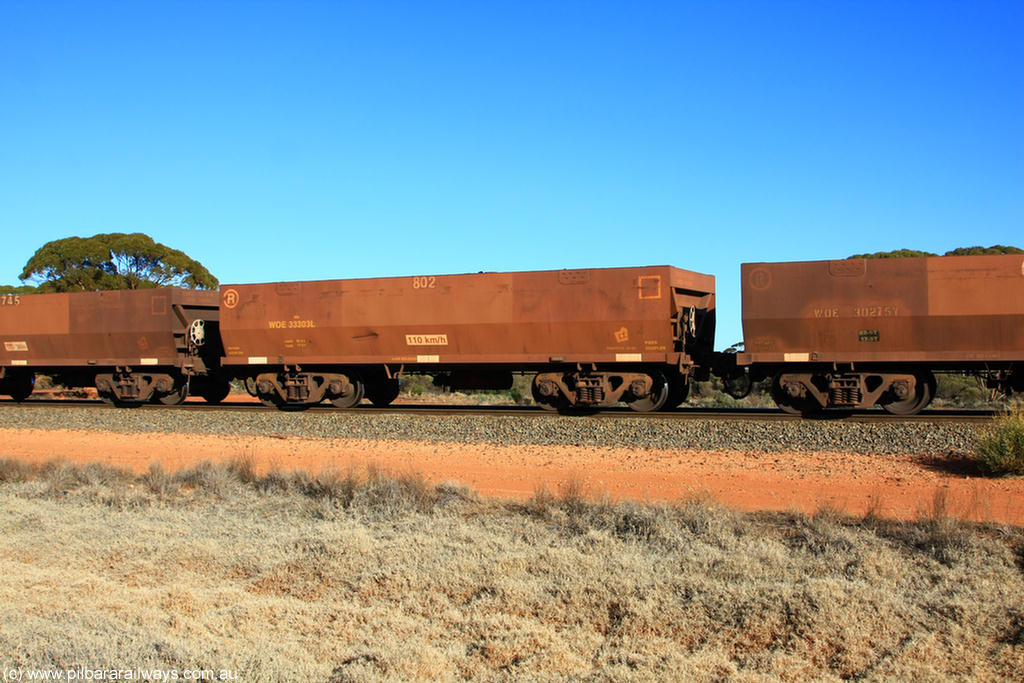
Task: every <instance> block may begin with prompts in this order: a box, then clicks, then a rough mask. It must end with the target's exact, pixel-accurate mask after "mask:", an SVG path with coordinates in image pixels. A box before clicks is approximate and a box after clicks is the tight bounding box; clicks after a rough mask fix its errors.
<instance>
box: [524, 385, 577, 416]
mask: <svg viewBox="0 0 1024 683" xmlns="http://www.w3.org/2000/svg"><path fill="white" fill-rule="evenodd" d="M545 381H546V382H549V380H545ZM530 394H531V395H532V396H533V401H534V403H536V404H537V405H539V406H540V407H541V408H543V409H544V410H550V411H552V412H555V411H559V410H564V409H565V408H566V407H567V406H568V405H569V403H568V401H566V400H565V398H564V397H563V396H562V393H561V392H560V391H558V389H557V386H556V388H555V394H554V395H553V396H545V395H544V394H543V393H541V391H540V387H539V386H537V378H536V377H535V378H534V379H533V383H532V384H530Z"/></svg>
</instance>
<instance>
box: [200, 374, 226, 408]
mask: <svg viewBox="0 0 1024 683" xmlns="http://www.w3.org/2000/svg"><path fill="white" fill-rule="evenodd" d="M230 393H231V382H229V381H227V380H226V379H215V380H212V381H209V382H207V383H206V384H204V385H203V388H202V391H200V392H199V395H200V396H202V397H203V400H204V401H206V402H207V403H220V402H221V401H223V400H224V399H226V398H227V397H228V394H230Z"/></svg>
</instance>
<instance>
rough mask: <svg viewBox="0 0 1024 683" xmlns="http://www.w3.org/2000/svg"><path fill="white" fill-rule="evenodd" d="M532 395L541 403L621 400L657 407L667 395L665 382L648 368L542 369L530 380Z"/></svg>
mask: <svg viewBox="0 0 1024 683" xmlns="http://www.w3.org/2000/svg"><path fill="white" fill-rule="evenodd" d="M533 396H534V399H535V400H536V401H537V402H538V403H539V404H540V405H542V406H543V407H545V408H549V409H552V410H555V409H560V408H604V407H608V406H612V405H615V404H616V403H618V402H620V401H625V402H626V403H628V404H630V407H632V408H633V409H634V410H638V411H640V412H648V411H651V410H658V409H659V408H661V406H662V405H664V404H665V402H666V400H667V398H668V383H667V382H666V380H665V378H664V376H663V375H662V374H661V373H660V372H659V371H657V370H652V371H650V372H599V371H591V372H580V371H576V372H541V373H538V374H537V376H536V377H535V378H534V380H533Z"/></svg>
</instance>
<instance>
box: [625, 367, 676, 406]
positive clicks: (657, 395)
mask: <svg viewBox="0 0 1024 683" xmlns="http://www.w3.org/2000/svg"><path fill="white" fill-rule="evenodd" d="M647 376H648V377H650V378H651V393H649V394H647V395H646V396H643V397H641V398H634V399H632V400H630V401H627V405H628V406H629V407H630V409H631V410H635V411H636V412H638V413H651V412H654V411H655V410H660V409H661V408H662V407H663V406H664V405H665V404H666V403H667V402H668V396H669V393H670V389H669V385H668V380H667V379H665V376H664V375H663V374H661V372H660V371H658V370H651V371H650V372H648V373H647Z"/></svg>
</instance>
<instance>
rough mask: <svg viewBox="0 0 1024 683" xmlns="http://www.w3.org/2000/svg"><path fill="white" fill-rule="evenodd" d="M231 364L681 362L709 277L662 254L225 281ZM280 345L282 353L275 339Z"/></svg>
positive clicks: (710, 302)
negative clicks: (559, 267) (689, 310)
mask: <svg viewBox="0 0 1024 683" xmlns="http://www.w3.org/2000/svg"><path fill="white" fill-rule="evenodd" d="M221 294H222V309H221V335H222V338H223V341H224V347H225V361H224V362H225V364H226V365H262V364H281V363H283V364H292V363H310V364H332V363H351V364H359V363H389V364H404V365H406V366H407V367H408V366H424V367H427V366H431V365H436V364H440V365H453V364H467V363H486V364H508V365H516V364H519V365H522V364H538V365H542V364H547V363H551V362H634V363H666V362H669V363H673V362H678V360H679V353H678V352H677V351H676V350H675V349H674V347H673V344H674V340H673V323H672V319H673V316H675V315H676V314H677V312H678V310H679V308H680V307H682V306H685V307H691V306H693V307H695V309H697V310H701V311H703V309H704V308H707V307H710V308H711V309H712V310H711V311H710V314H711V315H710V323H709V324H705V325H704V329H703V331H702V332H703V334H704V335H705V337H707V336H708V335H710V342H708V344H707V346H708V349H707V350H709V351H710V346H711V344H713V333H714V326H713V307H714V277H712V276H710V275H703V274H700V273H692V272H689V271H684V270H681V269H678V268H671V267H668V266H652V267H646V268H611V269H589V270H563V271H538V272H520V273H479V274H465V275H437V276H419V277H399V278H376V279H358V280H329V281H315V282H290V283H268V284H251V285H225V286H223V287H222V289H221ZM282 349H283V350H284V353H283V354H282V353H281V350H282Z"/></svg>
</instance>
